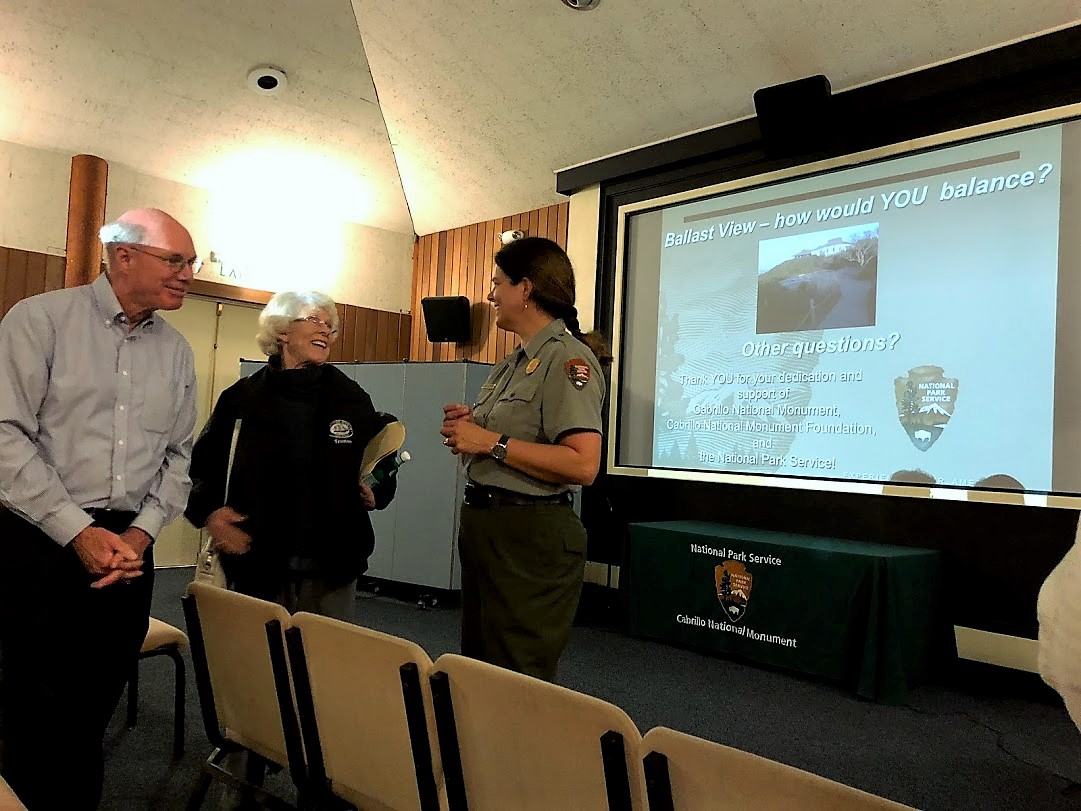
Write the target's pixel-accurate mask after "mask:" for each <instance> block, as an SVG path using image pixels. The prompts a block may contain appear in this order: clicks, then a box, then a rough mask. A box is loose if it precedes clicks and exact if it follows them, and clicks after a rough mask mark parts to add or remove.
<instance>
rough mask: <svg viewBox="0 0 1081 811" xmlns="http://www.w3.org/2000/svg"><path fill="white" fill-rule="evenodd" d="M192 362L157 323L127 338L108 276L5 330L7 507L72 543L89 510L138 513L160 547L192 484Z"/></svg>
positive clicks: (59, 296)
mask: <svg viewBox="0 0 1081 811" xmlns="http://www.w3.org/2000/svg"><path fill="white" fill-rule="evenodd" d="M194 427H195V359H194V357H193V355H192V351H191V347H190V346H189V345H188V342H187V341H186V340H185V339H184V337H183V336H182V335H181V334H180V333H179V332H177V331H176V330H175V329H174V328H173V327H172V326H170V325H169V324H168V323H167V322H166V321H165V319H163V318H162V317H161V316H160V315H156V314H154V315H151V316H150V317H149V318H148V319H146V320H145V321H143V322H142V323H140V324H139V325H138V326H136V327H135V328H134V329H133V330H130V331H129V324H128V321H127V318H126V317H125V316H124V314H123V312H122V310H121V308H120V303H119V302H118V301H117V298H116V294H115V293H113V289H112V287H111V286H110V284H109V280H108V278H107V277H106V276H105V275H104V274H103V275H101V276H99V277H98V279H97V280H96V281H95V282H94V283H93V284H90V285H86V286H83V287H74V288H69V289H67V290H56V291H53V292H51V293H43V294H41V295H38V296H32V297H31V298H28V299H25V300H23V301H20V302H19V303H17V304H16V305H15V306H14V307H12V308H11V311H10V312H8V314H7V315H6V316H5V317H4V320H3V321H2V322H0V504H2V505H3V506H4V507H6V508H8V509H10V510H12V511H13V512H15V513H17V514H18V515H20V516H22V517H23V518H25V519H27V520H29V521H30V522H31V523H33V524H34V525H36V526H37V527H39V528H40V529H41V530H42V531H44V532H45V533H46V534H47V535H48V536H49V537H51V538H52V539H53V540H54V541H56V542H57V543H58V544H61V545H66V544H67V543H68V542H69V541H70V540H71V539H72V538H74V537H75V536H76V535H78V534H79V533H80V532H81V531H82V530H83V529H85V528H86V527H88V526H90V524H91V520H90V516H89V515H87V514H86V512H84V509H83V508H106V509H111V510H127V511H133V512H137V513H138V517H137V518H136V519H135V521H134V522H133V523H132V526H133V527H137V528H139V529H141V530H143V531H144V532H146V533H147V534H148V535H149V536H150V537H151V538H156V537H157V535H158V533H159V532H160V531H161V528H162V527H163V526H165V525H166V524H168V523H169V522H170V521H172V520H173V519H174V518H176V517H177V516H179V515H180V513H181V512H182V511H183V509H184V506H185V504H186V503H187V500H188V491H189V490H190V489H191V480H190V479H189V478H188V463H189V462H190V460H191V444H192V431H193V430H194Z"/></svg>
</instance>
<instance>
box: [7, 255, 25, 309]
mask: <svg viewBox="0 0 1081 811" xmlns="http://www.w3.org/2000/svg"><path fill="white" fill-rule="evenodd" d="M28 258H29V257H28V256H27V253H26V251H18V250H15V249H9V250H8V261H7V268H6V269H5V272H4V298H3V300H2V301H0V313H3V314H7V311H8V310H10V309H11V308H12V307H13V306H14V305H15V302H17V301H22V299H23V298H24V296H23V291H24V290H25V289H26V264H27V260H28Z"/></svg>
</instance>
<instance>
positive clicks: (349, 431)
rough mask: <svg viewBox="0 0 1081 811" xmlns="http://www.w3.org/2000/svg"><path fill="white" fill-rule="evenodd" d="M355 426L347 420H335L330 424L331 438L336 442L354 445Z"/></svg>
mask: <svg viewBox="0 0 1081 811" xmlns="http://www.w3.org/2000/svg"><path fill="white" fill-rule="evenodd" d="M352 436H353V426H352V425H350V424H349V423H348V422H346V421H345V420H334V422H332V423H331V424H330V438H331V439H333V440H334V441H335V442H346V443H352V441H353V440H352V439H350V437H352Z"/></svg>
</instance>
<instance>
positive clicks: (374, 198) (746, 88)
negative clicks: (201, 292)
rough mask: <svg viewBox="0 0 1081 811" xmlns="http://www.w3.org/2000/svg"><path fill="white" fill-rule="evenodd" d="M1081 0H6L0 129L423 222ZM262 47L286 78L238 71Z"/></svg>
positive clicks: (200, 177) (482, 213)
mask: <svg viewBox="0 0 1081 811" xmlns="http://www.w3.org/2000/svg"><path fill="white" fill-rule="evenodd" d="M354 12H355V18H354ZM1079 16H1081V0H1025V2H1019V0H1000V2H998V3H995V4H988V3H987V2H986V0H896V2H894V3H890V4H887V3H882V2H868V1H867V0H804V1H803V2H800V3H794V2H791V0H756V2H750V1H749V0H719V1H718V0H602V2H601V5H600V7H599V8H598V9H596V10H594V11H589V12H574V11H570V10H569V9H566V8H565V7H563V6H562V4H561V3H560V2H559V0H479V1H478V0H425V1H424V2H405V1H404V0H352V3H351V4H350V1H349V0H228V2H220V3H211V2H203V1H202V0H188V1H187V2H175V0H141V2H136V0H49V1H47V2H46V1H45V0H41V1H39V2H15V1H14V0H2V1H0V140H5V141H12V142H15V143H20V144H25V145H28V146H34V147H39V148H45V149H53V150H60V151H64V152H71V153H74V152H89V153H92V154H96V155H100V156H101V157H103V158H105V159H107V160H113V161H119V162H122V163H125V164H128V165H130V166H132V167H134V168H136V169H138V170H140V171H143V172H146V173H148V174H152V175H157V176H160V177H164V178H168V179H171V180H177V181H180V182H185V183H189V184H192V185H196V186H201V187H206V188H210V189H217V190H221V189H224V188H226V187H229V186H231V187H233V189H234V190H235V188H236V187H237V186H240V187H241V188H243V189H245V190H247V191H248V192H249V193H252V194H256V195H259V196H262V197H265V196H267V195H274V194H280V195H283V196H284V197H286V198H287V199H288V201H289V202H290V203H291V204H294V205H302V206H305V207H317V208H318V209H319V210H321V211H326V212H331V213H333V214H334V215H335V216H337V217H339V218H341V219H346V220H350V221H354V222H360V223H363V224H367V225H372V226H376V227H379V228H385V229H388V230H392V231H399V232H404V233H409V232H411V231H416V233H419V234H426V233H431V232H433V231H438V230H443V229H446V228H452V227H456V226H459V225H464V224H468V223H472V222H478V221H481V220H486V219H491V218H494V217H498V216H502V215H506V214H512V213H516V212H519V211H524V210H528V209H532V208H536V207H538V206H542V205H547V204H550V203H553V202H557V201H558V200H559V199H560V197H559V196H558V195H557V194H556V193H555V191H554V185H555V184H554V178H553V172H554V171H555V170H556V169H559V168H562V167H565V166H568V165H572V164H575V163H579V162H582V161H586V160H590V159H592V158H596V157H600V156H602V155H606V154H609V153H612V152H617V151H621V150H624V149H629V148H632V147H635V146H638V145H641V144H644V143H648V142H651V141H655V140H658V139H664V138H668V137H672V136H675V135H679V134H681V133H685V132H688V131H691V130H695V129H699V128H702V127H707V126H712V125H716V124H719V123H723V122H726V121H730V120H733V119H736V118H741V117H743V116H746V115H749V114H751V113H753V105H752V103H751V95H752V93H753V92H754V90H755V89H757V88H759V87H763V86H766V85H771V84H776V83H779V82H784V81H788V80H791V79H796V78H799V77H801V76H806V75H809V74H813V73H824V74H826V75H827V76H828V77H829V78H830V80H831V82H832V84H833V87H834V90H835V91H836V90H842V89H845V88H848V87H851V86H854V85H857V84H863V83H866V82H869V81H873V80H876V79H879V78H882V77H885V76H889V75H893V74H896V73H900V72H904V71H908V70H912V69H915V68H918V67H921V66H923V65H927V64H931V63H934V62H938V61H942V60H946V59H951V58H954V57H957V56H960V55H962V54H965V53H970V52H972V51H976V50H982V49H985V48H988V47H991V46H994V45H997V44H1000V43H1003V42H1006V41H1010V40H1013V39H1017V38H1022V37H1025V36H1029V35H1031V34H1034V33H1037V32H1040V31H1044V30H1047V29H1050V28H1054V27H1058V26H1061V25H1064V24H1068V23H1072V22H1074V21H1076V20H1077V19H1078V17H1079ZM358 27H359V32H358ZM265 63H270V64H275V65H278V66H280V67H281V68H283V69H284V70H285V71H286V73H287V74H288V75H289V80H290V86H289V88H288V90H287V91H286V93H284V94H282V95H280V96H275V97H271V98H260V97H257V96H256V95H255V94H253V93H252V92H251V91H249V90H248V89H247V88H246V86H245V83H244V77H245V75H246V74H247V72H248V70H249V69H250V68H251V67H253V66H255V65H258V64H265ZM369 66H370V67H369ZM373 78H374V83H373ZM376 89H378V103H377V101H376ZM380 107H381V108H382V109H380ZM384 118H385V122H386V123H385V124H384ZM388 129H389V137H388ZM399 171H400V179H399ZM403 186H404V193H403ZM407 200H408V204H407V202H406V201H407Z"/></svg>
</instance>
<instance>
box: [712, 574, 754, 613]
mask: <svg viewBox="0 0 1081 811" xmlns="http://www.w3.org/2000/svg"><path fill="white" fill-rule="evenodd" d="M713 577H714V579H715V580H716V581H717V599H718V600H720V601H721V606H723V607H724V613H725V616H726V617H727V619H728V621H729V622H739V621H740V620H741V619H743V615H744V614H746V613H747V603H748V602H750V599H751V580H752V577H751V573H750V572H748V571H747V567H746V566H744V565H743V564H742V563H740V562H739V561H737V560H726V561H725V562H724V563H722V564H721V565H720V566H717V567H716V568H714V570H713Z"/></svg>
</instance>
